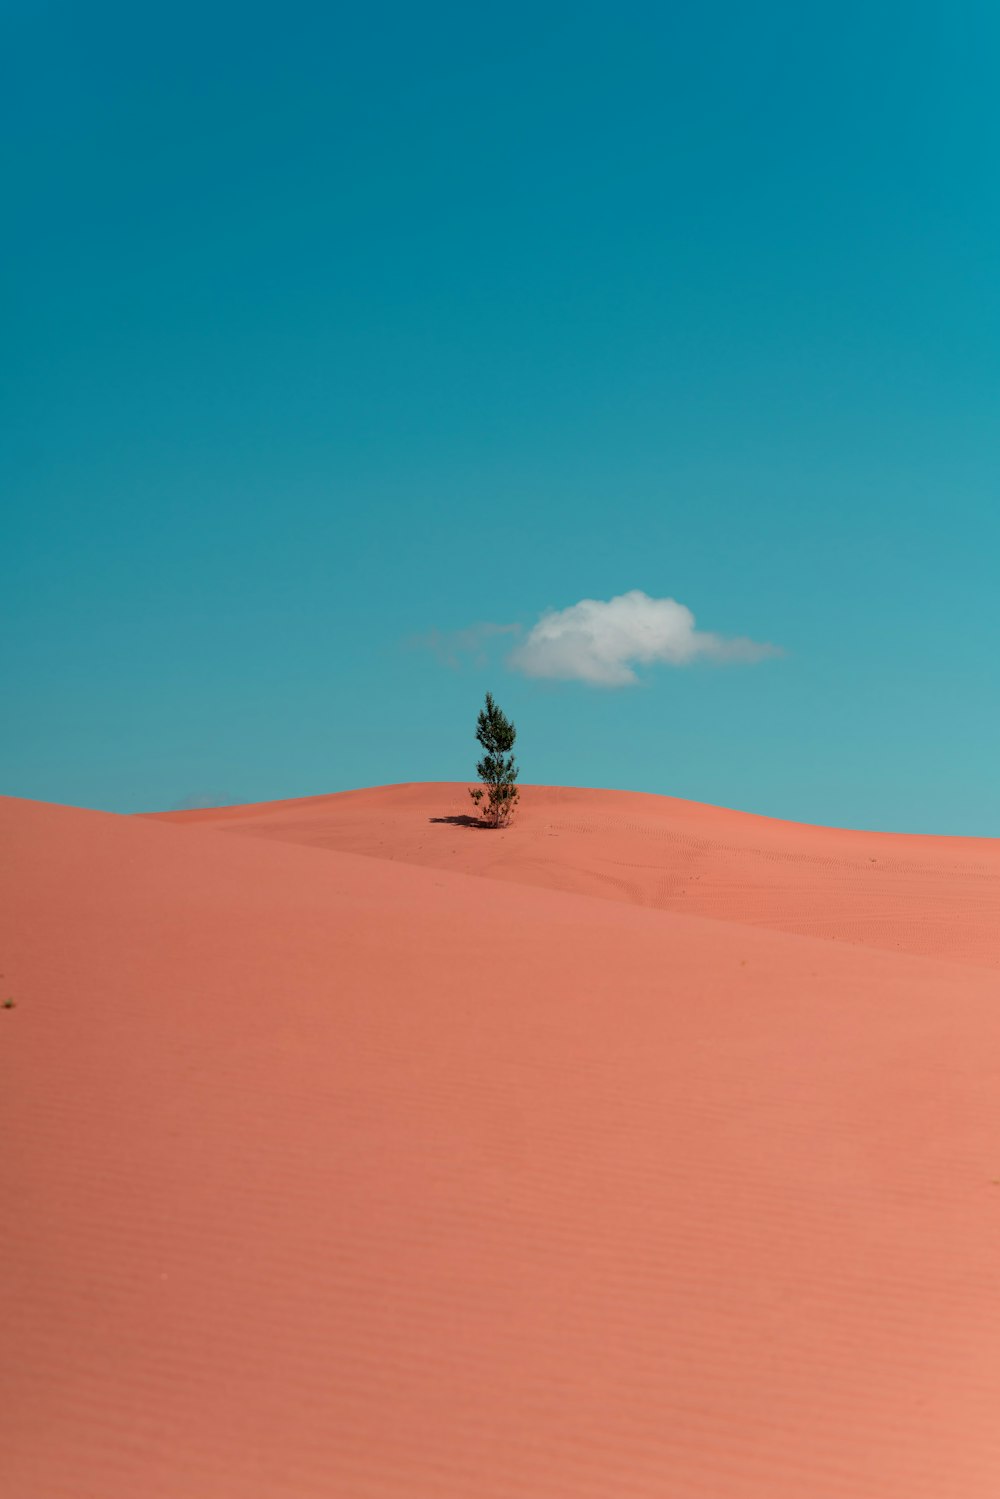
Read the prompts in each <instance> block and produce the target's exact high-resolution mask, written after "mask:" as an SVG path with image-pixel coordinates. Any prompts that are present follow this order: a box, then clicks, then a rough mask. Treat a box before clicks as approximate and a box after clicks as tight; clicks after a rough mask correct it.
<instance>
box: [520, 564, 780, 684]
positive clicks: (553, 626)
mask: <svg viewBox="0 0 1000 1499" xmlns="http://www.w3.org/2000/svg"><path fill="white" fill-rule="evenodd" d="M781 654H782V653H781V650H780V649H779V648H778V647H776V646H773V645H763V644H759V643H758V642H757V641H755V640H747V639H744V638H742V637H740V638H727V637H725V636H722V635H713V634H710V633H709V632H707V631H705V630H697V629H695V622H694V615H693V614H692V613H691V610H690V609H688V608H686V607H685V605H684V604H678V603H677V601H676V599H651V598H650V597H649V595H648V594H645V593H642V592H641V591H640V590H639V589H637V588H634V589H632V590H631V592H629V593H622V594H619V595H618V597H617V598H613V599H607V600H602V599H581V600H580V602H579V603H578V604H571V605H570V606H569V608H568V609H551V610H549V611H548V612H547V613H545V614H543V615H542V617H541V619H540V620H539V621H538V623H537V624H536V625H535V626H534V627H533V628H532V629H531V630H530V631H529V633H528V634H527V635H526V636H525V638H524V640H523V641H521V643H520V645H518V646H517V647H516V648H515V649H514V650H513V651H512V652H511V654H510V656H509V657H508V665H510V666H511V667H513V668H514V670H515V671H520V672H523V673H524V675H525V676H528V677H554V678H559V679H561V680H563V681H575V682H587V683H589V684H590V685H591V686H592V687H629V686H631V685H632V684H633V683H635V682H637V681H638V680H639V679H638V677H637V676H636V673H635V670H634V668H635V667H636V666H647V665H651V664H653V663H654V662H660V663H663V664H665V665H667V666H687V665H689V664H690V663H691V662H692V661H697V660H710V661H716V662H726V661H732V662H752V661H762V660H763V659H764V658H765V657H767V656H779V655H781Z"/></svg>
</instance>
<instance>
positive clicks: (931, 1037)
mask: <svg viewBox="0 0 1000 1499" xmlns="http://www.w3.org/2000/svg"><path fill="white" fill-rule="evenodd" d="M414 794H415V796H417V797H418V799H419V796H425V795H426V792H425V791H421V792H419V793H414ZM574 815H575V814H574ZM0 816H2V832H3V837H4V846H5V849H6V850H7V857H6V858H5V860H4V861H3V865H2V868H0V897H2V912H3V962H2V968H3V980H2V982H3V985H4V992H5V993H11V994H13V995H14V997H15V998H16V1001H17V1007H16V1009H14V1010H11V1011H0V1055H2V1069H3V1076H2V1086H0V1110H2V1113H0V1124H2V1136H0V1138H2V1140H3V1151H2V1154H0V1176H2V1190H3V1201H4V1215H3V1236H4V1242H3V1265H4V1272H3V1276H2V1278H0V1325H2V1326H3V1329H4V1332H3V1358H2V1364H0V1423H2V1427H3V1436H2V1441H0V1493H3V1494H4V1495H8V1494H9V1495H11V1496H17V1499H95V1496H100V1499H136V1496H142V1499H191V1496H197V1499H319V1496H323V1499H331V1496H336V1499H341V1496H344V1499H348V1496H349V1499H608V1496H615V1499H664V1496H670V1499H673V1496H677V1499H803V1496H805V1495H808V1496H809V1499H848V1496H849V1499H944V1496H953V1499H994V1496H995V1495H996V1493H997V1492H998V1488H1000V1430H998V1426H997V1420H996V1412H997V1409H998V1406H1000V1186H998V1185H996V1183H995V1181H994V1180H993V1179H994V1178H1000V1004H998V996H997V986H996V978H995V975H994V974H992V973H990V972H987V971H985V970H983V969H980V968H976V967H974V966H970V965H965V966H962V965H958V964H951V963H945V962H940V961H932V960H928V959H924V958H918V957H912V956H900V955H895V954H890V953H887V952H880V951H875V950H871V949H866V948H863V947H858V946H848V945H846V944H843V943H834V942H829V941H820V940H816V939H812V938H804V937H799V936H795V935H786V934H782V933H775V932H772V931H766V930H754V929H752V928H750V927H747V926H740V925H737V924H734V923H726V922H722V921H719V920H711V921H709V920H705V919H702V918H698V917H690V916H684V915H676V914H673V913H671V912H664V911H650V910H644V909H640V908H637V907H634V906H630V905H628V904H625V903H621V902H618V903H615V902H611V901H607V900H597V899H593V898H590V897H589V896H586V895H572V894H566V893H562V892H559V891H548V890H539V889H537V888H528V887H525V886H523V885H522V886H517V885H515V884H499V883H496V882H490V881H487V880H483V879H473V878H470V877H468V875H465V874H461V873H453V872H447V871H444V870H440V869H427V868H417V867H413V866H412V865H410V866H407V865H403V864H399V863H392V862H390V861H388V860H379V859H374V858H371V857H364V858H362V857H358V856H357V855H352V854H350V853H342V852H339V851H336V850H335V851H330V850H329V849H325V848H321V849H316V848H307V847H300V846H293V845H292V844H290V843H281V842H266V841H264V840H263V839H255V838H249V837H248V838H231V837H225V836H222V835H220V833H219V832H218V831H216V830H213V829H211V828H207V829H206V828H199V827H197V826H195V827H172V826H163V825H159V824H156V823H151V822H148V821H142V820H137V819H125V818H116V817H112V816H106V815H102V814H98V813H89V812H78V811H74V810H72V809H67V808H54V807H48V806H40V805H36V804H30V803H17V802H11V801H6V802H3V803H0Z"/></svg>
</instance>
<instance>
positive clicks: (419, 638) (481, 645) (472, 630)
mask: <svg viewBox="0 0 1000 1499" xmlns="http://www.w3.org/2000/svg"><path fill="white" fill-rule="evenodd" d="M520 629H521V626H520V625H498V624H493V623H492V622H491V621H489V620H483V621H482V622H481V623H480V624H477V625H469V626H468V628H467V629H465V630H428V631H427V633H426V634H425V635H414V636H412V637H411V639H410V642H409V643H410V645H411V646H415V647H416V648H417V649H418V650H428V651H432V652H433V653H434V655H435V656H436V657H437V658H438V660H439V661H440V662H441V663H442V665H443V666H450V667H452V669H453V670H457V669H458V668H459V667H460V666H461V665H462V664H463V661H465V660H470V661H471V662H472V664H473V665H474V666H485V664H486V661H487V659H488V658H487V654H486V643H487V641H489V640H493V639H494V638H495V637H496V636H497V635H517V634H518V633H519V631H520Z"/></svg>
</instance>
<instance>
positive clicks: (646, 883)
mask: <svg viewBox="0 0 1000 1499" xmlns="http://www.w3.org/2000/svg"><path fill="white" fill-rule="evenodd" d="M470 809H471V804H470V802H469V799H468V795H467V792H466V789H465V786H464V785H461V784H455V783H451V782H441V783H433V782H432V783H430V784H422V785H421V784H417V785H403V786H380V787H375V788H373V789H371V790H366V791H351V792H342V793H340V794H338V795H334V796H327V797H311V798H308V799H306V800H302V801H291V802H273V803H265V804H262V805H259V806H249V807H225V808H218V809H210V810H201V811H197V812H179V813H162V814H157V815H158V816H160V817H163V818H165V819H168V820H170V821H176V822H185V823H191V822H197V823H201V824H204V825H206V826H212V827H217V828H219V829H220V830H224V831H227V832H232V833H241V834H247V835H250V836H253V837H260V838H274V839H278V840H281V841H288V842H291V843H302V844H307V845H310V846H312V847H320V848H331V849H341V850H344V851H348V852H354V853H363V854H370V855H375V856H376V857H379V858H392V859H402V860H404V861H406V862H408V863H414V864H431V865H435V866H438V867H441V868H447V869H453V870H454V869H461V870H465V871H467V872H469V873H473V874H479V875H488V876H489V877H490V878H492V879H503V880H511V881H515V882H516V883H519V884H530V885H540V886H544V887H548V888H552V889H558V890H571V891H574V892H577V893H585V894H589V895H600V896H603V897H605V898H606V899H611V900H622V901H629V902H632V903H633V904H636V905H641V906H654V907H657V908H659V909H661V910H672V911H682V912H688V913H691V914H698V915H703V916H713V917H719V918H721V919H723V920H726V921H738V922H746V923H748V924H750V925H755V926H764V927H770V928H773V929H775V930H778V931H787V932H798V933H801V934H802V935H808V936H819V937H828V938H836V939H837V940H838V941H842V942H854V943H862V944H864V945H865V946H868V947H879V948H886V949H888V950H890V951H896V952H913V953H922V954H924V955H926V956H928V957H942V958H948V959H950V960H952V961H956V962H966V963H976V964H979V965H982V966H985V967H992V968H1000V839H994V838H939V837H930V836H927V837H924V836H914V835H912V834H899V833H862V832H852V831H848V830H845V829H839V828H823V827H810V826H807V825H804V824H800V823H789V822H780V821H778V820H777V819H774V818H769V817H755V816H752V815H750V814H748V813H745V812H732V811H729V810H727V809H726V808H723V807H708V806H704V805H702V804H701V803H698V802H685V801H678V800H676V799H675V798H673V797H666V796H650V795H644V794H641V793H638V792H627V791H595V790H586V789H576V788H572V787H556V786H531V787H527V788H525V791H524V796H523V799H522V805H521V809H520V811H519V813H518V817H517V821H516V823H515V824H514V825H513V826H512V827H511V828H509V829H505V830H504V831H503V832H495V831H493V830H484V829H479V828H475V827H469V826H467V825H465V824H466V823H467V822H468V814H469V811H470Z"/></svg>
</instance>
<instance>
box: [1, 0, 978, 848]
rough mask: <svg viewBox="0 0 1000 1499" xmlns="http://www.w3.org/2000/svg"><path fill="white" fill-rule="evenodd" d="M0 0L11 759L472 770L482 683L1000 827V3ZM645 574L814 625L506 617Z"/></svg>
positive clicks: (606, 761) (592, 744) (68, 777)
mask: <svg viewBox="0 0 1000 1499" xmlns="http://www.w3.org/2000/svg"><path fill="white" fill-rule="evenodd" d="M671 12H673V13H671ZM2 26H3V31H4V36H3V37H2V39H0V40H2V47H3V55H4V56H5V57H6V60H7V61H6V66H7V68H8V69H9V73H8V76H7V78H6V80H5V82H4V87H3V90H2V99H3V102H2V103H0V111H2V114H3V125H4V137H5V139H6V140H7V142H8V144H9V145H10V146H12V148H13V149H12V151H11V153H10V154H11V160H10V161H9V162H8V168H7V171H6V173H5V184H6V208H7V213H6V215H5V220H6V224H5V231H4V236H3V243H2V247H0V255H2V256H3V260H4V267H5V274H4V276H3V278H2V283H3V290H2V296H3V326H4V329H5V333H4V338H3V343H2V350H0V380H2V396H0V399H2V409H3V412H4V420H3V426H2V433H0V481H2V491H3V494H4V497H5V498H4V504H3V519H2V537H0V539H2V560H3V583H4V587H3V595H2V601H0V623H2V631H3V644H2V662H3V666H2V676H3V683H2V690H3V700H4V705H5V710H6V711H5V714H4V717H5V724H6V728H5V733H4V735H3V738H2V744H0V786H2V789H3V790H5V791H7V792H9V793H11V794H14V795H18V796H29V797H38V798H42V799H46V800H52V801H61V802H70V803H75V804H78V805H85V806H94V807H102V808H108V809H113V810H120V811H132V810H138V809H144V808H157V807H167V806H175V805H178V804H181V803H185V802H196V801H199V800H201V801H214V800H227V801H229V800H231V801H242V800H262V799H269V798H272V797H284V796H296V795H307V794H313V793H317V792H323V791H334V790H338V789H342V788H346V787H352V786H359V785H369V784H379V783H384V782H391V781H405V780H447V779H452V778H455V779H458V778H461V777H464V776H467V775H469V773H470V771H471V769H472V766H473V764H474V761H475V757H476V746H475V743H474V739H473V732H474V721H475V715H476V712H477V711H478V708H479V706H480V702H481V699H482V695H483V692H484V691H485V689H486V688H487V687H489V688H491V690H492V691H493V692H494V693H495V695H496V696H497V698H498V699H499V701H500V702H501V704H502V705H503V706H504V707H505V708H506V709H507V711H508V712H509V713H510V714H511V715H512V716H513V717H514V718H515V720H516V722H517V724H518V728H519V749H520V758H521V764H522V774H523V777H524V779H525V780H526V781H528V782H531V781H539V782H549V783H565V784H575V785H596V786H615V787H622V788H629V789H635V790H647V791H662V792H667V793H671V794H675V795H679V796H685V797H692V798H695V799H698V800H702V801H709V802H715V803H721V804H724V805H729V806H735V807H741V808H745V809H748V810H751V811H758V812H765V813H769V814H773V815H775V816H781V817H790V818H795V819H799V820H804V821H813V822H828V823H835V824H842V825H851V826H857V827H882V828H895V829H900V830H912V831H932V832H954V833H974V834H988V835H997V834H1000V774H998V770H997V765H998V752H997V751H998V739H1000V706H998V705H1000V695H998V690H997V689H998V658H1000V618H998V616H1000V604H998V587H997V578H998V574H1000V566H998V562H1000V486H998V480H1000V430H998V428H1000V424H998V415H1000V278H998V275H997V266H998V265H1000V198H998V190H997V176H996V162H997V159H998V153H1000V114H998V111H997V108H996V98H995V77H996V69H997V65H998V60H1000V19H998V13H997V11H996V9H995V7H993V6H988V5H986V4H985V3H983V4H974V5H973V4H965V3H962V0H959V3H958V4H953V5H951V6H949V7H948V8H947V10H945V8H944V7H942V6H930V5H926V4H921V3H916V4H909V5H905V6H904V5H898V6H897V5H891V6H879V5H876V6H874V7H872V6H871V5H870V4H869V5H864V6H862V5H860V4H854V3H850V0H849V3H846V4H844V3H840V4H838V5H836V6H833V5H824V4H820V5H818V6H811V7H806V8H803V7H801V6H792V5H773V4H772V5H766V6H764V7H763V8H758V9H756V10H750V9H748V8H747V7H745V6H737V5H734V4H718V5H715V6H705V7H683V8H682V7H673V8H670V7H662V6H653V5H649V6H635V5H628V4H625V5H622V4H620V3H619V4H615V5H610V4H599V5H583V6H580V5H576V6H572V7H571V6H569V5H566V6H560V5H542V6H541V7H539V6H537V5H531V6H529V5H526V4H524V5H522V4H517V3H515V4H513V5H509V6H507V7H505V8H504V9H503V10H502V11H496V10H492V9H489V8H483V7H470V6H467V5H461V6H460V5H457V4H456V5H434V4H431V5H428V6H423V7H414V6H398V5H389V4H372V5H368V6H363V7H361V6H355V7H350V8H348V7H337V6H334V7H329V6H322V7H321V6H301V5H296V4H295V3H291V4H286V5H284V6H282V7H280V8H279V7H273V8H270V7H269V8H263V7H258V6H254V5H252V4H251V5H249V6H248V5H241V6H239V7H235V6H232V7H230V6H224V5H212V4H208V5H201V6H199V7H193V6H188V5H185V4H183V3H182V4H180V5H173V6H171V7H169V8H167V7H163V8H161V9H159V10H153V11H150V10H148V9H146V8H142V7H135V6H124V5H123V6H119V7H112V6H107V5H102V4H100V3H98V4H96V5H95V6H93V7H80V6H66V5H59V4H51V5H46V4H41V3H40V4H37V5H28V4H23V3H14V4H13V5H11V6H8V7H7V8H6V11H5V15H4V18H3V21H2ZM633 591H641V592H642V593H644V594H646V595H648V596H649V597H650V598H651V599H655V600H661V599H665V598H672V599H674V600H677V601H679V602H680V603H681V604H682V605H684V606H686V608H687V609H689V610H690V611H692V613H693V615H694V616H695V618H696V621H697V629H698V630H699V631H704V632H710V633H711V634H713V635H715V636H719V637H723V638H725V639H729V638H731V637H747V638H749V639H750V640H752V641H755V642H759V643H770V644H772V645H774V646H778V647H781V649H782V651H783V654H781V655H774V656H766V657H765V658H764V659H760V660H757V661H748V660H732V661H726V660H719V659H711V658H709V657H708V656H704V655H702V654H700V653H697V652H696V653H695V656H694V659H692V660H690V661H689V662H688V663H687V664H682V665H676V664H669V663H668V662H660V663H657V662H655V661H647V662H646V663H645V664H642V663H640V664H639V665H638V666H636V667H635V668H634V669H635V675H636V678H637V680H636V681H634V682H633V683H631V684H627V685H607V684H601V683H596V684H595V683H593V682H589V681H581V680H578V679H577V680H574V679H569V680H567V679H565V674H564V677H563V678H562V679H560V678H558V677H556V678H553V677H539V676H531V675H526V674H525V672H524V670H520V671H519V670H515V669H514V668H513V667H512V665H511V664H509V661H508V657H509V655H510V652H511V650H512V649H514V650H515V651H516V650H517V649H518V647H519V646H521V645H523V644H524V642H526V641H529V640H531V639H532V638H533V637H531V635H530V632H531V630H532V629H533V627H534V626H535V624H536V622H537V621H538V619H539V617H540V616H541V615H542V614H543V613H544V612H545V611H547V610H548V611H562V610H565V609H568V608H570V607H571V606H573V605H576V604H578V603H579V602H580V601H581V600H586V599H590V600H595V601H599V602H604V603H606V602H607V601H609V600H612V599H615V598H618V597H620V596H622V595H625V594H629V593H631V592H633ZM484 622H485V623H491V624H494V625H505V626H519V627H520V634H519V635H515V634H514V633H512V632H510V633H502V634H501V633H497V634H494V635H492V636H489V637H484V638H483V639H482V641H481V643H480V644H479V645H478V646H477V647H476V649H474V650H471V651H464V652H461V651H456V650H454V649H452V648H451V647H450V646H447V644H446V645H445V647H444V648H441V637H445V638H446V641H447V639H451V638H452V637H453V636H454V632H462V631H468V630H469V629H470V628H472V627H474V626H478V625H481V624H483V623H484ZM433 640H436V641H437V642H438V646H439V648H438V649H437V650H435V649H431V648H430V644H429V642H430V641H433ZM564 664H565V663H564ZM627 674H628V673H627V671H626V675H627Z"/></svg>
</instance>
